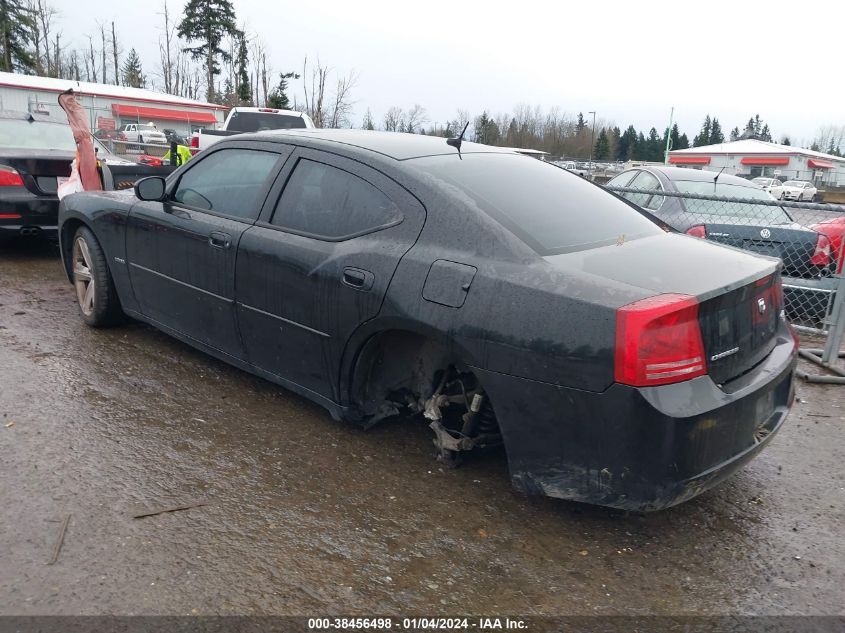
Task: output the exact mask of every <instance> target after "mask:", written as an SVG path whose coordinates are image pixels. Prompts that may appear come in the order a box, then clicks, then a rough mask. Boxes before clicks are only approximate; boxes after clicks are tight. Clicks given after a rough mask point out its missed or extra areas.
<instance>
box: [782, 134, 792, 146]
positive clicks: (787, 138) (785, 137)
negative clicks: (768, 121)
mask: <svg viewBox="0 0 845 633" xmlns="http://www.w3.org/2000/svg"><path fill="white" fill-rule="evenodd" d="M780 144H781V145H792V141H791V140H789V137H788V136H784V137H783V138H782V139H781V140H780Z"/></svg>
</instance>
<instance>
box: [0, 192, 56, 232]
mask: <svg viewBox="0 0 845 633" xmlns="http://www.w3.org/2000/svg"><path fill="white" fill-rule="evenodd" d="M58 218H59V199H58V198H57V197H55V196H37V195H35V194H32V193H30V192H24V193H15V194H6V195H0V235H2V236H15V235H46V236H48V237H51V236H55V235H56V226H57V224H58Z"/></svg>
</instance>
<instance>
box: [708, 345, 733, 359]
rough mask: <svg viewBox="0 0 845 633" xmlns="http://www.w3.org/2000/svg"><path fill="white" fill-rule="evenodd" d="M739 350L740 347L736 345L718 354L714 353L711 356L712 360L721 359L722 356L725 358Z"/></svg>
mask: <svg viewBox="0 0 845 633" xmlns="http://www.w3.org/2000/svg"><path fill="white" fill-rule="evenodd" d="M738 351H739V348H738V347H734V348H733V349H729V350H728V351H727V352H720V353H718V354H714V355H713V356H711V357H710V360H711V361H714V360H719V359H720V358H724V357H725V356H732V355H734V354H736V353H737V352H738Z"/></svg>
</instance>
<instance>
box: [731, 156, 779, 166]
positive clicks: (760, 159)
mask: <svg viewBox="0 0 845 633" xmlns="http://www.w3.org/2000/svg"><path fill="white" fill-rule="evenodd" d="M740 162H741V163H742V164H743V165H788V164H789V156H745V157H743V159H742V160H741V161H740Z"/></svg>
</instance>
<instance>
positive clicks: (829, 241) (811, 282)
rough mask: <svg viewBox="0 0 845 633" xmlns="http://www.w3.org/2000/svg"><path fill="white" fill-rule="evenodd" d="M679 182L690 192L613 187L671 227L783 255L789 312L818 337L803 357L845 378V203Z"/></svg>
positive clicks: (754, 250)
mask: <svg viewBox="0 0 845 633" xmlns="http://www.w3.org/2000/svg"><path fill="white" fill-rule="evenodd" d="M676 184H678V185H680V186H683V187H684V188H685V189H686V190H685V191H680V192H670V191H665V190H663V189H638V188H631V187H619V186H607V187H606V188H607V189H608V190H609V191H613V192H614V193H616V194H618V195H620V196H622V197H624V198H626V199H627V200H629V201H631V202H633V203H635V204H637V205H638V206H640V207H642V208H643V209H644V210H646V211H647V212H649V213H651V214H652V215H654V216H655V217H656V218H657V219H658V220H659V221H661V222H663V223H665V224H666V225H667V227H668V228H670V229H674V230H676V231H680V232H682V233H686V234H688V235H691V236H693V237H697V238H701V239H706V240H709V241H711V242H714V243H716V244H721V245H724V246H727V247H732V248H738V249H742V250H745V251H749V252H751V253H756V254H758V255H765V256H768V257H774V258H777V259H780V260H781V262H783V269H782V275H783V289H784V304H785V312H786V317H787V319H788V320H789V321H790V322H791V323H792V325H793V326H794V327H795V328H796V330H798V331H799V332H800V333H802V334H804V335H806V336H805V337H804V339H805V340H806V341H810V342H811V345H812V341H815V347H808V348H806V349H803V350H802V356H804V357H805V358H808V356H812V358H808V360H811V361H813V362H819V361H820V362H821V363H822V364H823V366H825V368H826V369H828V370H830V371H832V372H833V373H835V374H837V377H838V379H837V380H826V381H825V382H840V381H842V382H845V378H839V377H843V376H845V371H843V370H842V369H840V368H839V367H838V365H837V364H835V361H836V360H837V359H838V357H839V355H840V354H839V349H840V344H841V340H842V334H843V330H845V310H843V306H842V303H843V299H845V276H843V274H842V273H843V262H845V206H840V205H833V204H815V203H809V202H785V201H779V200H774V199H772V198H771V196H769V195H768V194H766V193H765V192H764V191H763V190H762V189H760V190H757V189H753V188H749V187H731V186H718V187H717V186H716V183H714V182H710V181H706V180H703V181H691V182H683V183H676ZM713 191H716V192H717V193H719V194H724V193H728V194H735V195H714V194H712V193H710V192H713ZM667 265H670V264H669V263H668V262H667ZM822 345H823V347H824V349H820V347H821V346H822ZM805 377H806V376H805ZM810 378H811V379H812V377H810ZM825 378H829V377H825Z"/></svg>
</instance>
